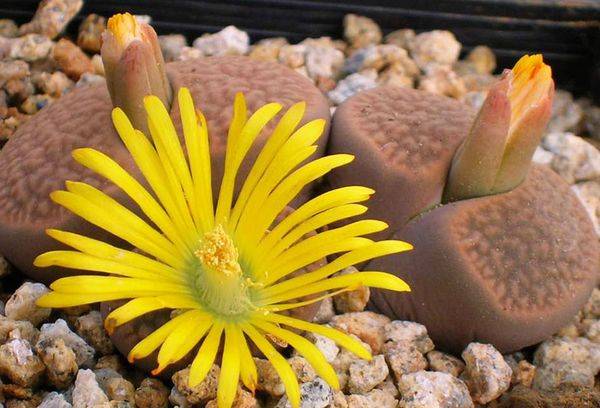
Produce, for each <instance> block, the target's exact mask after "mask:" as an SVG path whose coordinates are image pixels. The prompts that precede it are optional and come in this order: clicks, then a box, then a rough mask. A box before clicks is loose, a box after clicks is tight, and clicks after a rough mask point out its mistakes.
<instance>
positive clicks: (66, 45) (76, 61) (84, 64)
mask: <svg viewBox="0 0 600 408" xmlns="http://www.w3.org/2000/svg"><path fill="white" fill-rule="evenodd" d="M53 55H54V59H55V60H56V62H57V63H58V65H59V66H60V68H61V69H62V71H63V72H64V73H65V74H67V76H68V77H69V78H71V79H72V80H74V81H77V80H79V78H80V77H81V76H82V75H83V74H85V73H86V72H87V73H94V65H93V64H92V61H91V60H90V58H89V57H88V56H87V55H85V53H84V52H83V51H81V48H79V47H78V46H76V45H75V44H73V43H72V42H71V41H69V40H67V39H65V38H61V39H60V40H59V41H58V42H57V43H56V46H55V47H54V54H53Z"/></svg>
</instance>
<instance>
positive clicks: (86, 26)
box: [77, 14, 106, 54]
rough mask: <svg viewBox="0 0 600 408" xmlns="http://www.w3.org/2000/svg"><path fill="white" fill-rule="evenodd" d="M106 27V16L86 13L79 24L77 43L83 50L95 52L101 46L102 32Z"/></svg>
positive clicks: (98, 50) (97, 51)
mask: <svg viewBox="0 0 600 408" xmlns="http://www.w3.org/2000/svg"><path fill="white" fill-rule="evenodd" d="M105 29H106V18H104V17H102V16H99V15H98V14H90V15H88V16H87V17H86V18H85V19H84V20H83V21H82V22H81V25H80V26H79V34H78V35H77V45H78V46H79V47H80V48H81V49H82V50H85V51H88V52H91V53H92V54H96V53H99V52H100V48H101V47H102V33H103V32H104V30H105Z"/></svg>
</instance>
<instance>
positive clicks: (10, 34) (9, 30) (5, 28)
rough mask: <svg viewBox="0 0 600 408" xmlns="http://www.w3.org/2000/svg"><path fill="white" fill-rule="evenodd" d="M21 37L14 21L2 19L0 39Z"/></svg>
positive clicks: (0, 21)
mask: <svg viewBox="0 0 600 408" xmlns="http://www.w3.org/2000/svg"><path fill="white" fill-rule="evenodd" d="M18 35H19V27H18V26H17V23H15V22H14V20H11V19H8V18H1V19H0V37H6V38H14V37H17V36H18Z"/></svg>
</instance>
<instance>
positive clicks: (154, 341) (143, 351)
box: [127, 310, 194, 363]
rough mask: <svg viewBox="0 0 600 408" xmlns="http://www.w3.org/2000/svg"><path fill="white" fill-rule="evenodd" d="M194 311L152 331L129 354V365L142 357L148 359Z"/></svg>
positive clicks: (183, 314) (176, 317)
mask: <svg viewBox="0 0 600 408" xmlns="http://www.w3.org/2000/svg"><path fill="white" fill-rule="evenodd" d="M193 314H194V311H193V310H189V311H187V312H184V313H182V314H180V315H177V316H175V317H174V318H172V319H171V320H169V321H168V322H166V323H165V324H163V325H162V326H160V327H159V328H158V329H156V330H154V331H153V332H152V333H150V334H149V335H148V336H147V337H146V338H145V339H144V340H142V341H140V342H139V343H138V344H136V345H135V346H134V347H133V348H132V349H131V351H130V352H129V354H128V355H127V360H129V362H130V363H133V361H134V360H139V359H142V358H144V357H148V356H149V355H150V354H152V353H153V352H154V350H156V349H157V348H159V347H160V345H161V344H162V343H163V342H164V341H165V339H166V338H167V337H168V336H169V334H171V333H172V332H173V330H175V328H177V326H178V325H179V324H180V323H181V322H186V321H187V319H188V318H189V317H190V315H193Z"/></svg>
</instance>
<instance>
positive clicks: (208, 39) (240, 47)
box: [193, 25, 250, 56]
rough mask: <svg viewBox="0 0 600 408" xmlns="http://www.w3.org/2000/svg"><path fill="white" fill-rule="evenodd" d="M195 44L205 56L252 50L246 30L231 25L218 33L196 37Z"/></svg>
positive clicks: (243, 52) (243, 53) (233, 53)
mask: <svg viewBox="0 0 600 408" xmlns="http://www.w3.org/2000/svg"><path fill="white" fill-rule="evenodd" d="M193 45H194V48H196V49H198V50H200V52H201V53H202V55H205V56H211V55H245V54H247V53H248V51H249V50H250V37H248V33H246V32H245V31H241V30H239V29H238V28H237V27H235V26H232V25H230V26H227V27H225V28H224V29H222V30H221V31H219V32H218V33H215V34H205V35H203V36H202V37H199V38H196V40H194V44H193Z"/></svg>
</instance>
